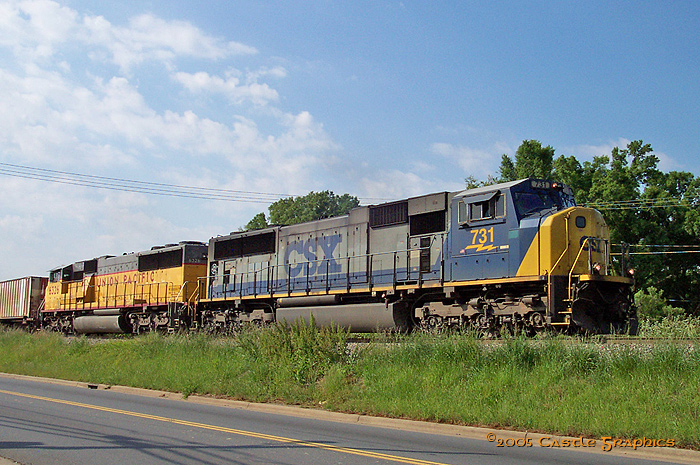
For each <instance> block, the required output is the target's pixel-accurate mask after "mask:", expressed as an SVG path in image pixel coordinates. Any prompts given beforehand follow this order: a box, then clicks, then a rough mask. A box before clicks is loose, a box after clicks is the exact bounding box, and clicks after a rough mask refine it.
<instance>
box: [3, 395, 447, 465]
mask: <svg viewBox="0 0 700 465" xmlns="http://www.w3.org/2000/svg"><path fill="white" fill-rule="evenodd" d="M0 393H2V394H7V395H10V396H18V397H25V398H28V399H35V400H43V401H46V402H52V403H55V404H62V405H70V406H73V407H80V408H86V409H91V410H99V411H101V412H108V413H116V414H118V415H127V416H131V417H137V418H143V419H146V420H154V421H161V422H165V423H172V424H175V425H182V426H188V427H191V428H201V429H207V430H211V431H219V432H222V433H229V434H236V435H239V436H246V437H250V438H256V439H264V440H267V441H275V442H282V443H288V444H295V445H298V446H303V447H312V448H315V449H323V450H328V451H331V452H341V453H344V454H350V455H358V456H361V457H369V458H373V459H381V460H388V461H392V462H399V463H409V464H414V465H444V464H442V463H440V462H431V461H429V460H420V459H413V458H410V457H401V456H398V455H391V454H384V453H381V452H372V451H367V450H362V449H353V448H350V447H341V446H333V445H330V444H324V443H321V442H312V441H306V440H303V439H293V438H286V437H284V436H274V435H271V434H264V433H256V432H254V431H245V430H240V429H235V428H227V427H225V426H216V425H208V424H206V423H197V422H194V421H187V420H179V419H177V418H169V417H162V416H159V415H150V414H147V413H139V412H132V411H129V410H120V409H115V408H109V407H101V406H99V405H91V404H84V403H81V402H72V401H69V400H62V399H52V398H50V397H43V396H35V395H32V394H24V393H20V392H12V391H5V390H2V389H0Z"/></svg>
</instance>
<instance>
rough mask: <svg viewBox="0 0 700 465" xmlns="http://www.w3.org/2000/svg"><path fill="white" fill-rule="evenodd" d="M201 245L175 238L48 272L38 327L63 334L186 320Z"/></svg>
mask: <svg viewBox="0 0 700 465" xmlns="http://www.w3.org/2000/svg"><path fill="white" fill-rule="evenodd" d="M206 263H207V253H206V245H205V244H202V243H197V242H181V243H180V244H170V245H168V246H164V247H154V248H153V249H152V250H149V251H146V252H139V253H132V254H125V255H122V256H118V257H114V256H104V257H100V258H95V259H92V260H85V261H80V262H76V263H73V264H71V265H68V266H64V267H60V268H56V269H54V270H52V271H51V272H50V275H49V284H48V286H47V288H46V303H45V306H44V310H43V326H44V327H45V328H47V329H52V330H55V331H61V332H66V333H72V332H77V333H122V332H128V333H130V332H134V333H139V332H143V331H148V330H164V329H172V328H178V327H181V326H182V325H189V324H190V322H191V319H192V318H193V317H194V314H195V306H196V298H197V296H198V294H199V292H198V290H197V278H198V277H200V276H202V275H203V274H204V273H205V270H206Z"/></svg>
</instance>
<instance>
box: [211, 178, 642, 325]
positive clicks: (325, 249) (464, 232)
mask: <svg viewBox="0 0 700 465" xmlns="http://www.w3.org/2000/svg"><path fill="white" fill-rule="evenodd" d="M208 255H209V260H208V276H207V277H206V278H202V279H201V283H200V286H199V289H200V290H201V295H200V299H199V313H198V323H199V324H201V325H203V326H204V327H207V328H210V329H227V328H232V327H235V326H236V325H239V324H241V323H244V322H260V323H262V322H267V321H274V320H279V321H285V320H286V321H293V320H296V319H298V318H303V319H307V320H308V319H310V318H311V315H313V317H314V319H315V321H316V323H317V324H319V325H330V324H337V325H341V326H346V327H350V328H351V330H352V331H355V332H365V331H374V330H384V329H410V328H411V327H413V326H415V325H422V326H427V327H429V328H440V327H444V326H460V327H473V328H476V329H478V330H481V331H484V332H497V331H498V330H499V328H501V327H503V326H510V327H517V328H521V329H524V330H526V331H528V332H535V331H538V330H540V329H544V328H553V327H554V328H561V329H566V330H572V331H578V330H583V331H586V332H595V333H608V332H611V331H616V332H631V333H634V332H636V313H635V308H634V305H633V302H632V286H633V279H632V278H631V277H630V276H628V274H627V273H626V271H625V270H624V260H623V263H622V268H623V269H622V270H621V271H620V272H619V273H615V272H614V270H613V267H612V265H611V260H610V256H611V254H610V241H609V233H608V228H607V225H606V224H605V221H604V219H603V217H602V215H601V214H600V213H599V212H598V211H596V210H594V209H591V208H584V207H578V206H576V203H575V201H574V198H573V195H572V193H571V190H570V189H569V188H568V187H566V186H563V185H561V184H558V183H552V182H549V181H542V180H536V179H524V180H520V181H514V182H509V183H503V184H496V185H492V186H487V187H481V188H478V189H471V190H466V191H463V192H453V193H448V192H441V193H436V194H430V195H425V196H420V197H414V198H410V199H406V200H401V201H398V202H391V203H385V204H381V205H371V206H362V207H358V208H356V209H354V210H352V211H351V212H350V213H349V214H348V215H346V216H341V217H335V218H329V219H324V220H320V221H313V222H309V223H303V224H298V225H291V226H275V227H270V228H267V229H263V230H258V231H248V232H237V233H231V234H230V235H227V236H220V237H214V238H212V239H211V240H210V241H209V254H208Z"/></svg>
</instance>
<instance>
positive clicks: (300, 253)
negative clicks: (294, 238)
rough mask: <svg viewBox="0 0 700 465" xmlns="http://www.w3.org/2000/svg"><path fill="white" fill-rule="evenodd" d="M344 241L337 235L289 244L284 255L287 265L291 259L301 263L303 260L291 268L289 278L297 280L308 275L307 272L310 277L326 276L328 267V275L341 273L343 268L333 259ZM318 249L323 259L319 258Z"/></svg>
mask: <svg viewBox="0 0 700 465" xmlns="http://www.w3.org/2000/svg"><path fill="white" fill-rule="evenodd" d="M342 241H343V238H342V236H341V235H340V234H336V235H335V236H324V237H319V238H311V239H308V240H305V241H299V242H294V243H292V244H289V245H288V246H287V251H286V252H285V254H284V259H285V263H289V262H290V258H292V259H296V260H294V261H300V260H299V259H300V258H302V259H303V260H302V261H301V263H296V264H295V265H292V266H290V267H289V276H290V277H292V278H295V277H297V276H299V275H304V274H306V273H307V270H308V274H309V275H313V274H316V273H317V272H318V273H324V274H325V273H326V267H328V273H339V272H340V271H341V266H340V264H339V263H338V262H336V261H335V258H333V252H334V251H335V248H336V247H337V246H338V244H340V243H341V242H342ZM317 247H320V248H321V251H320V252H321V255H322V256H323V258H319V257H318V256H317V252H318V250H317ZM295 255H296V256H295Z"/></svg>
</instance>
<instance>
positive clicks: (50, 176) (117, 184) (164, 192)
mask: <svg viewBox="0 0 700 465" xmlns="http://www.w3.org/2000/svg"><path fill="white" fill-rule="evenodd" d="M0 174H2V175H5V176H11V177H17V178H24V179H35V180H39V181H45V182H53V183H57V184H66V185H74V186H82V187H89V188H96V189H108V190H115V191H122V192H135V193H140V194H150V195H161V196H169V197H184V198H193V199H201V200H220V201H228V202H249V203H266V204H269V203H272V202H275V201H277V200H280V199H282V198H287V197H294V196H293V195H291V194H274V193H266V192H251V191H239V190H231V189H215V188H208V187H194V186H183V185H177V184H164V183H156V182H149V181H135V180H130V179H122V178H111V177H106V176H95V175H90V174H82V173H72V172H67V171H57V170H50V169H45V168H34V167H29V166H22V165H13V164H10V163H0ZM364 200H386V199H376V198H367V199H364Z"/></svg>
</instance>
